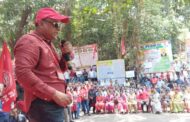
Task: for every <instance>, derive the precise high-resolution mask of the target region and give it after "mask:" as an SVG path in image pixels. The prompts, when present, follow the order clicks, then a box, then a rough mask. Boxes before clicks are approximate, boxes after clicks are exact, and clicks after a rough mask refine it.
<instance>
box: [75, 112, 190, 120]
mask: <svg viewBox="0 0 190 122" xmlns="http://www.w3.org/2000/svg"><path fill="white" fill-rule="evenodd" d="M75 122H190V114H188V113H179V114H171V113H164V114H160V115H157V114H146V113H143V114H142V113H139V114H126V115H122V114H99V115H91V116H82V117H81V118H80V120H76V121H75Z"/></svg>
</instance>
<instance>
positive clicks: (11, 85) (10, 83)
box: [0, 42, 17, 112]
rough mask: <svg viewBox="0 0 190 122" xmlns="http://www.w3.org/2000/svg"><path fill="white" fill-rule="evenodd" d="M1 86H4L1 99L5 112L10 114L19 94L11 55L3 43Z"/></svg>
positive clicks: (0, 73)
mask: <svg viewBox="0 0 190 122" xmlns="http://www.w3.org/2000/svg"><path fill="white" fill-rule="evenodd" d="M0 84H3V85H4V88H3V92H2V97H1V101H2V105H3V111H5V112H10V110H11V107H12V105H14V104H13V103H14V101H15V100H16V97H17V93H16V83H15V79H14V75H13V68H12V61H11V55H10V52H9V49H8V47H7V44H6V43H5V42H4V43H3V50H2V53H1V57H0Z"/></svg>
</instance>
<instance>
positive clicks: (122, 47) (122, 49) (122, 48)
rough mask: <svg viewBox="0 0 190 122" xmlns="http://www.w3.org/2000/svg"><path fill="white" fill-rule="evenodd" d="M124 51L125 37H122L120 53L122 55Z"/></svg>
mask: <svg viewBox="0 0 190 122" xmlns="http://www.w3.org/2000/svg"><path fill="white" fill-rule="evenodd" d="M125 53H126V50H125V38H124V37H122V39H121V55H122V56H123V55H125Z"/></svg>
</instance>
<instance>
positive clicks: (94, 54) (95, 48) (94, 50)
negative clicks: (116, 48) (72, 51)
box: [93, 44, 97, 59]
mask: <svg viewBox="0 0 190 122" xmlns="http://www.w3.org/2000/svg"><path fill="white" fill-rule="evenodd" d="M96 53H97V46H96V44H94V45H93V59H95V56H96Z"/></svg>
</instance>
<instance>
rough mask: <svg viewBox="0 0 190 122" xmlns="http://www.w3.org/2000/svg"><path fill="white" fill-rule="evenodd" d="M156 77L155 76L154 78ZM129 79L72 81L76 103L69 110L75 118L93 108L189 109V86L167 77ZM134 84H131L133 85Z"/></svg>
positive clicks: (111, 110) (103, 110)
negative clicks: (104, 84) (103, 81)
mask: <svg viewBox="0 0 190 122" xmlns="http://www.w3.org/2000/svg"><path fill="white" fill-rule="evenodd" d="M153 79H154V80H155V78H153ZM146 82H148V81H145V82H141V83H140V82H136V81H134V80H131V81H126V83H125V84H123V85H121V84H117V83H116V82H115V83H113V81H112V80H110V84H109V85H106V86H102V85H101V84H100V83H98V82H91V81H90V82H89V81H88V82H84V83H81V82H69V83H68V87H67V94H69V95H70V96H71V97H72V99H73V103H72V104H71V105H70V110H71V113H72V115H73V118H74V119H75V118H76V119H77V118H79V117H80V112H81V110H82V112H83V113H84V115H90V114H91V113H90V112H91V108H93V109H92V112H93V113H95V114H99V113H121V114H125V113H139V112H149V113H157V114H159V113H162V112H171V113H179V112H188V113H189V112H190V87H189V86H188V85H185V84H183V83H182V84H179V83H178V82H175V81H167V80H166V79H162V78H161V77H158V76H156V82H155V81H154V82H152V81H151V80H150V83H149V84H148V85H147V83H146ZM131 84H132V85H131Z"/></svg>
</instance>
